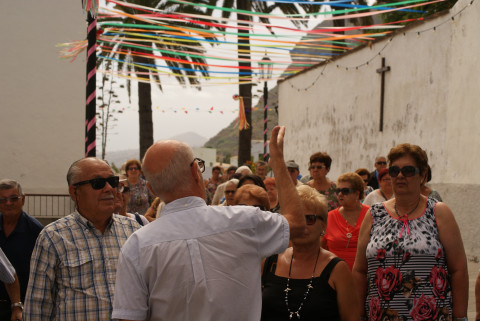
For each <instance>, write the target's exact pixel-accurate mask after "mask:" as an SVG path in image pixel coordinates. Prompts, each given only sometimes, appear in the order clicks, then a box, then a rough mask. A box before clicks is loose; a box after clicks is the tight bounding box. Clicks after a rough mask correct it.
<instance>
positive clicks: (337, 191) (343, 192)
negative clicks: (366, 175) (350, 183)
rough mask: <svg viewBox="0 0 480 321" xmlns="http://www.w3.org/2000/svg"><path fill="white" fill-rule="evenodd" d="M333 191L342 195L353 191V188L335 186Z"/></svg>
mask: <svg viewBox="0 0 480 321" xmlns="http://www.w3.org/2000/svg"><path fill="white" fill-rule="evenodd" d="M335 192H336V193H337V194H340V193H342V194H343V195H348V194H350V193H353V192H355V190H354V189H353V188H347V187H344V188H337V189H335Z"/></svg>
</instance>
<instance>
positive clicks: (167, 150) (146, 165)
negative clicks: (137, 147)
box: [142, 140, 190, 173]
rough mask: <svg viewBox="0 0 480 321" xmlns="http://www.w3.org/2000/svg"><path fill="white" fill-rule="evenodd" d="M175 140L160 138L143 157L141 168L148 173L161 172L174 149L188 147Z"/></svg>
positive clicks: (168, 162)
mask: <svg viewBox="0 0 480 321" xmlns="http://www.w3.org/2000/svg"><path fill="white" fill-rule="evenodd" d="M183 145H184V144H183V143H181V142H179V141H176V140H162V141H158V142H156V143H155V144H153V145H152V146H151V147H150V148H149V149H148V150H147V152H146V153H145V156H144V157H143V164H142V169H143V170H144V171H148V172H149V173H157V172H161V171H162V170H163V169H164V168H165V167H166V166H168V164H170V162H171V160H172V157H173V155H174V154H175V151H176V150H177V149H179V148H182V147H183V148H190V147H188V146H183Z"/></svg>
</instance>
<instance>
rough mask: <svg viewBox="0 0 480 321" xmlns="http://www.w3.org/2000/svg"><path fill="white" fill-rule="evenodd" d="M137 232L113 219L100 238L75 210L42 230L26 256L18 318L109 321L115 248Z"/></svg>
mask: <svg viewBox="0 0 480 321" xmlns="http://www.w3.org/2000/svg"><path fill="white" fill-rule="evenodd" d="M138 228H140V225H139V224H138V223H137V222H136V221H135V220H132V219H130V218H127V217H123V216H119V215H113V217H112V219H111V220H110V222H109V223H108V225H107V227H106V229H105V232H104V233H103V234H102V233H101V232H100V231H99V230H98V229H96V228H95V227H94V226H93V224H92V223H91V222H90V221H88V220H87V219H86V218H85V217H83V216H82V215H80V214H79V213H78V212H74V213H72V214H70V215H68V216H66V217H64V218H62V219H59V220H57V221H55V222H53V223H52V224H50V225H48V226H47V227H45V228H44V229H43V231H42V232H41V233H40V235H39V236H38V239H37V243H36V245H35V249H34V251H33V253H32V260H31V264H30V266H31V270H30V282H29V284H28V289H27V296H26V299H25V310H24V314H23V315H24V320H26V321H28V320H62V321H68V320H82V321H86V320H110V319H111V313H112V300H113V291H114V288H115V275H116V270H117V261H118V256H119V252H120V248H121V247H122V245H123V244H124V243H125V241H126V240H127V238H128V237H129V236H130V235H131V234H132V233H133V232H135V231H136V230H137V229H138Z"/></svg>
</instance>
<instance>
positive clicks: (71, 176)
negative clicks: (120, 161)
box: [67, 157, 110, 186]
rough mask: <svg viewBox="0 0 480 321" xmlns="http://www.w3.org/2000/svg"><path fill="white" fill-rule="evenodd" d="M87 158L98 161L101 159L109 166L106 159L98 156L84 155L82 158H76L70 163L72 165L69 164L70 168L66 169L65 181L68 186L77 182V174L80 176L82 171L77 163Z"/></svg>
mask: <svg viewBox="0 0 480 321" xmlns="http://www.w3.org/2000/svg"><path fill="white" fill-rule="evenodd" d="M87 158H92V159H97V160H99V161H102V162H104V163H105V164H107V165H108V166H110V164H108V162H107V161H105V160H103V159H100V158H97V157H84V158H80V159H79V160H76V161H74V162H73V163H72V165H70V168H69V169H68V172H67V183H68V186H71V185H73V184H75V183H77V181H78V176H80V174H81V173H82V169H81V168H80V166H79V163H80V162H81V161H83V160H84V159H87Z"/></svg>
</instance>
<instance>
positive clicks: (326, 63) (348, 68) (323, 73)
mask: <svg viewBox="0 0 480 321" xmlns="http://www.w3.org/2000/svg"><path fill="white" fill-rule="evenodd" d="M474 2H475V0H470V1H469V2H468V4H466V5H465V6H464V7H462V8H461V9H460V10H458V11H457V12H456V13H454V14H451V15H449V16H448V18H446V19H444V20H443V21H441V22H439V23H438V24H436V25H434V26H432V27H429V28H426V29H423V30H420V31H405V32H401V33H396V34H395V35H393V36H392V37H391V38H389V39H387V41H386V42H385V44H384V45H383V46H382V47H381V48H380V49H379V50H378V51H376V52H375V53H374V54H373V55H372V56H371V58H369V59H368V60H366V61H364V62H362V63H360V64H358V65H354V66H352V65H349V66H346V65H342V64H340V63H337V62H335V59H331V60H325V61H324V62H322V63H323V67H322V70H321V71H320V73H318V75H317V76H316V77H315V79H314V80H313V81H312V82H311V83H309V84H308V85H306V86H303V87H297V86H295V85H294V84H293V83H292V82H289V85H290V87H291V88H293V89H295V90H297V91H299V92H300V91H308V90H309V89H310V88H312V87H313V86H314V85H315V84H316V82H317V81H318V80H319V79H320V78H321V77H322V76H326V75H327V73H326V69H327V66H330V67H332V66H333V67H335V68H336V69H344V70H345V71H355V70H358V69H359V68H362V67H366V66H368V65H369V64H370V63H371V62H372V61H374V60H375V59H377V58H379V57H381V56H382V53H383V52H384V51H385V49H386V48H387V47H388V46H389V45H390V44H391V43H392V42H393V41H394V39H395V37H396V36H402V35H403V36H406V35H407V34H408V33H410V32H415V33H416V34H417V36H421V35H422V34H423V33H425V32H430V31H437V29H438V28H439V27H441V26H443V25H445V24H446V23H454V22H455V18H456V17H457V16H458V15H460V14H462V12H464V11H465V10H466V9H467V8H469V7H471V6H472V5H473V4H474ZM477 2H478V1H477ZM417 20H419V21H421V20H424V19H423V18H418V19H417ZM368 45H370V44H368Z"/></svg>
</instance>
